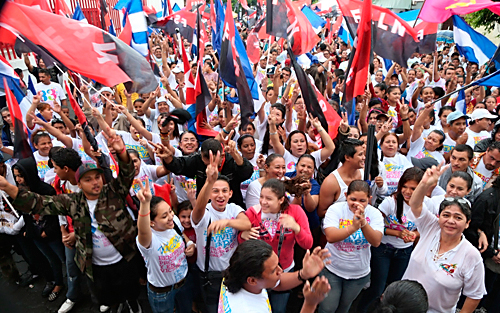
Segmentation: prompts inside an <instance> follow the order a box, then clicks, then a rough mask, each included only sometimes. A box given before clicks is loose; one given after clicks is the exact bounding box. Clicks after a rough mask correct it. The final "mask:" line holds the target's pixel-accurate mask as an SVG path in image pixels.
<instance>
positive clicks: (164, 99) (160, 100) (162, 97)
mask: <svg viewBox="0 0 500 313" xmlns="http://www.w3.org/2000/svg"><path fill="white" fill-rule="evenodd" d="M160 102H167V99H166V98H165V97H164V96H161V97H159V98H158V99H156V103H160Z"/></svg>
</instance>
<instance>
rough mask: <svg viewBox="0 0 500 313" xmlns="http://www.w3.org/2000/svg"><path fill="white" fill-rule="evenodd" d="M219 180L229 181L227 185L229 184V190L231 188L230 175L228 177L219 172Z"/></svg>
mask: <svg viewBox="0 0 500 313" xmlns="http://www.w3.org/2000/svg"><path fill="white" fill-rule="evenodd" d="M217 180H222V181H225V182H226V183H227V185H228V186H229V190H231V184H230V183H229V182H230V180H229V177H227V176H226V175H221V174H219V176H217Z"/></svg>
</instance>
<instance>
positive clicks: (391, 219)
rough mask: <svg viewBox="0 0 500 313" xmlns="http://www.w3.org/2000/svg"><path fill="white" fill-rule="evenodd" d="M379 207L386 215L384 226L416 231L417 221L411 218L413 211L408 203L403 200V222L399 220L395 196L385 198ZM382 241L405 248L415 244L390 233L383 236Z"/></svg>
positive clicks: (395, 246)
mask: <svg viewBox="0 0 500 313" xmlns="http://www.w3.org/2000/svg"><path fill="white" fill-rule="evenodd" d="M378 209H379V210H380V212H382V213H383V214H384V215H385V218H384V226H385V227H386V228H388V229H393V230H398V231H401V230H403V229H408V230H409V231H415V230H416V229H417V226H416V225H415V223H414V222H413V221H412V220H410V216H409V215H408V213H409V212H411V208H410V206H408V204H406V202H404V201H403V215H401V221H402V222H403V223H400V222H399V220H398V217H397V208H396V200H395V199H394V197H392V196H390V197H387V198H385V199H384V201H382V203H381V204H380V205H379V207H378ZM411 217H413V214H411ZM382 243H383V244H389V245H391V246H393V247H394V248H397V249H405V248H408V247H411V246H412V245H413V242H408V243H405V242H404V240H403V239H401V238H398V237H395V236H390V235H384V237H382Z"/></svg>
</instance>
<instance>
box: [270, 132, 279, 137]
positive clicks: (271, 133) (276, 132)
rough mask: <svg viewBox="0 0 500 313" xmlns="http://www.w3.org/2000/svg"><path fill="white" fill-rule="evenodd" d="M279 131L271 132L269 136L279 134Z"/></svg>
mask: <svg viewBox="0 0 500 313" xmlns="http://www.w3.org/2000/svg"><path fill="white" fill-rule="evenodd" d="M277 134H278V132H274V133H269V136H273V135H277Z"/></svg>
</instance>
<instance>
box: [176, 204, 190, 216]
mask: <svg viewBox="0 0 500 313" xmlns="http://www.w3.org/2000/svg"><path fill="white" fill-rule="evenodd" d="M192 209H193V205H192V204H191V201H189V200H184V201H182V202H181V203H179V204H178V205H177V216H178V215H179V214H181V212H182V211H189V210H192Z"/></svg>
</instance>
